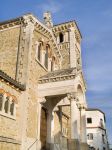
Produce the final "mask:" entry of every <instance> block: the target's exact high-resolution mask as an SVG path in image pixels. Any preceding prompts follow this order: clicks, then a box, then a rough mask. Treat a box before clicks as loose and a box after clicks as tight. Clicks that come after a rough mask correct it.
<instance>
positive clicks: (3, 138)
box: [0, 136, 21, 145]
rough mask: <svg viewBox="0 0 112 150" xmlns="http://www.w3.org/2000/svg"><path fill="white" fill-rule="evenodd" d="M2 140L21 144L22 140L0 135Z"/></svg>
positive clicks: (0, 140)
mask: <svg viewBox="0 0 112 150" xmlns="http://www.w3.org/2000/svg"><path fill="white" fill-rule="evenodd" d="M0 142H6V143H13V144H19V145H21V141H19V140H16V139H13V138H9V137H4V136H0Z"/></svg>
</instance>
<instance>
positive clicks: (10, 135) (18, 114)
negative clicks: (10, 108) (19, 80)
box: [0, 81, 23, 150]
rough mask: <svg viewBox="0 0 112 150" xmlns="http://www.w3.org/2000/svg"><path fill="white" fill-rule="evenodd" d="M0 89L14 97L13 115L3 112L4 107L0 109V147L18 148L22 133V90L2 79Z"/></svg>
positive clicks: (2, 148)
mask: <svg viewBox="0 0 112 150" xmlns="http://www.w3.org/2000/svg"><path fill="white" fill-rule="evenodd" d="M0 89H3V90H4V91H5V92H4V94H5V93H8V95H9V94H10V95H9V97H11V96H14V97H15V98H16V102H15V105H16V106H15V110H16V111H15V115H14V116H11V115H9V113H8V114H6V113H3V110H4V108H3V109H2V111H0V149H1V150H7V149H9V150H12V149H17V150H19V149H20V145H21V133H22V126H21V125H22V124H21V122H22V120H21V118H22V105H21V103H22V101H23V99H22V97H21V95H22V92H20V91H19V90H16V89H15V88H13V87H11V86H10V85H9V84H6V83H5V82H4V81H0ZM2 141H4V142H2Z"/></svg>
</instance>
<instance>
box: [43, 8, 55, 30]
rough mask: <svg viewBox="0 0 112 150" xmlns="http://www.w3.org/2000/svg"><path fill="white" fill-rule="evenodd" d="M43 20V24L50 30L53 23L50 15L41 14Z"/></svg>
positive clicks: (47, 13) (46, 13)
mask: <svg viewBox="0 0 112 150" xmlns="http://www.w3.org/2000/svg"><path fill="white" fill-rule="evenodd" d="M43 18H44V22H45V24H46V25H47V26H48V27H49V28H52V27H53V22H52V18H51V13H50V12H49V11H47V12H45V13H44V14H43Z"/></svg>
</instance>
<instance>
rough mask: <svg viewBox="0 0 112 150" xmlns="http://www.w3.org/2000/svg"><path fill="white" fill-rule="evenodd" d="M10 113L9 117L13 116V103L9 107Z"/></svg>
mask: <svg viewBox="0 0 112 150" xmlns="http://www.w3.org/2000/svg"><path fill="white" fill-rule="evenodd" d="M10 112H11V115H13V114H14V102H12V104H11V105H10Z"/></svg>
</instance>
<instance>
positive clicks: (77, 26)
mask: <svg viewBox="0 0 112 150" xmlns="http://www.w3.org/2000/svg"><path fill="white" fill-rule="evenodd" d="M71 22H73V23H75V24H76V26H77V29H78V31H79V33H80V36H81V38H82V34H81V32H80V29H79V27H78V25H77V22H76V21H75V20H71V21H66V22H62V23H59V24H55V25H53V27H55V26H60V25H63V24H66V23H67V24H68V23H71Z"/></svg>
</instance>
